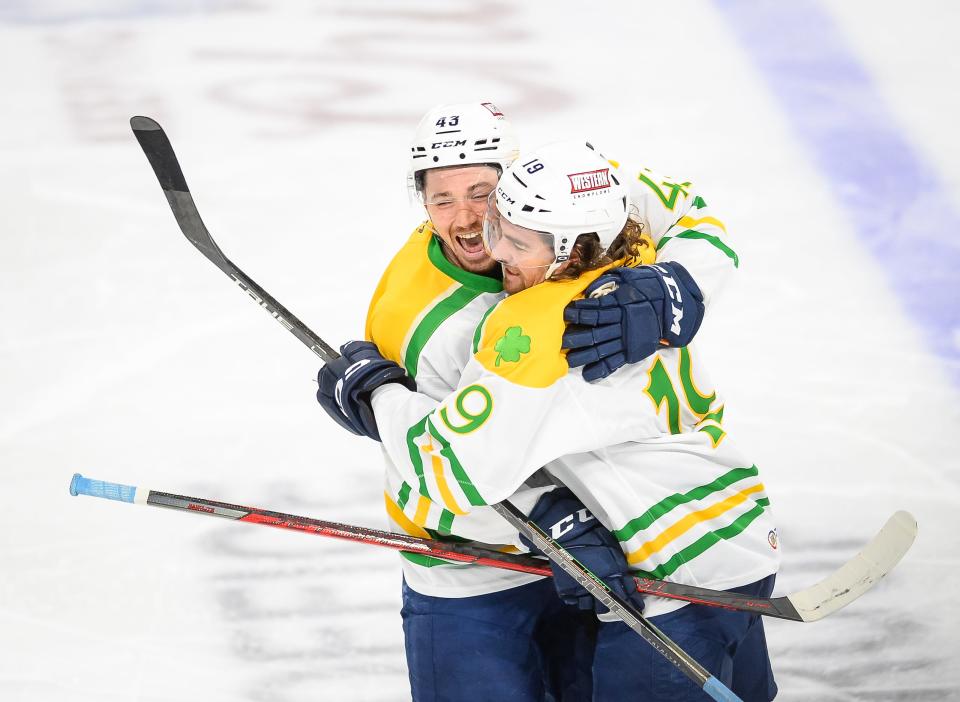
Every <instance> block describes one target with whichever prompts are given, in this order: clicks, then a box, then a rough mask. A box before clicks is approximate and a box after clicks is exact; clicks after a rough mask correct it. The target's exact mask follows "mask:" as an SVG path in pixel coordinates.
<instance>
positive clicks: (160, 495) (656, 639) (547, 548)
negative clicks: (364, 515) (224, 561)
mask: <svg viewBox="0 0 960 702" xmlns="http://www.w3.org/2000/svg"><path fill="white" fill-rule="evenodd" d="M70 494H71V495H90V496H92V497H102V498H105V499H109V500H117V501H120V502H132V503H135V504H143V505H152V506H155V507H167V508H171V509H176V510H181V511H185V512H194V513H196V514H205V515H208V516H214V517H224V518H226V519H233V520H237V521H241V522H250V523H253V524H263V525H266V526H273V527H278V528H281V529H291V530H294V531H302V532H306V533H312V534H317V535H319V536H330V537H334V538H339V539H347V540H350V541H361V542H364V543H371V544H376V545H378V546H384V547H387V548H392V549H395V550H399V551H407V552H412V553H421V554H425V555H431V556H436V557H439V558H444V559H448V560H452V561H458V562H461V563H474V564H477V565H491V566H495V567H498V568H508V569H510V570H518V571H521V572H526V573H535V574H537V575H545V576H549V575H551V571H550V568H549V567H547V566H545V565H544V564H543V561H541V560H539V559H535V558H531V557H529V556H519V555H513V554H502V553H497V552H489V551H486V549H483V548H478V547H472V546H468V545H467V546H465V545H461V544H442V543H440V542H431V540H429V539H418V538H416V537H413V536H406V535H404V534H393V533H390V532H386V531H379V530H376V529H365V528H362V527H353V526H349V525H346V524H337V523H335V522H325V521H321V520H319V519H310V518H308V517H299V516H297V515H293V514H284V513H282V512H271V511H267V510H263V509H258V508H256V507H243V506H241V505H233V504H229V503H226V502H215V501H212V500H206V499H202V498H196V497H187V496H185V495H175V494H172V493H168V492H158V491H156V490H146V489H144V488H138V487H135V486H133V485H122V484H119V483H110V482H106V481H102V480H92V479H90V478H84V477H83V476H82V475H80V474H79V473H75V474H74V475H73V478H72V480H71V481H70ZM491 506H492V507H493V508H494V509H495V510H496V511H497V512H499V513H500V514H501V515H502V516H503V517H504V518H505V519H506V520H507V521H508V522H510V523H511V524H512V525H514V526H515V527H516V528H517V529H518V531H520V532H521V533H523V534H524V535H525V536H526V537H527V538H529V539H530V540H531V541H532V542H533V543H535V544H536V545H537V547H538V548H540V549H541V550H542V551H543V552H544V553H546V554H547V555H548V556H549V557H550V558H551V559H552V560H555V561H556V562H557V563H559V564H560V566H561V567H562V568H564V569H565V570H567V572H568V573H570V574H571V576H573V577H574V578H575V579H576V580H577V582H579V583H580V584H581V585H583V586H584V587H585V588H586V589H587V590H588V591H589V592H590V593H591V594H592V595H593V596H594V597H596V598H597V599H598V600H599V601H600V602H602V603H603V604H604V605H606V606H607V608H608V609H610V610H611V611H613V612H614V613H616V614H617V615H618V616H620V617H621V618H622V619H623V620H624V621H625V622H626V623H627V625H628V626H630V627H631V628H632V629H634V630H635V631H637V632H638V633H639V634H640V635H641V636H643V638H644V639H646V640H647V641H648V642H649V643H650V644H651V645H653V646H654V648H656V650H657V651H658V652H660V653H661V654H662V655H664V656H665V657H666V658H667V660H669V661H670V662H671V663H673V664H674V665H675V666H677V668H679V669H680V670H681V671H682V672H684V673H685V674H686V675H687V676H688V677H690V679H691V680H693V681H694V682H695V683H697V684H698V685H700V687H702V688H703V689H704V691H705V692H707V694H709V695H710V696H711V697H713V699H715V700H722V701H728V702H734V701H736V700H739V699H740V698H738V697H737V696H735V695H734V694H733V693H732V692H730V691H729V690H727V688H726V687H724V686H723V684H722V683H720V682H719V681H718V680H716V678H713V677H712V676H711V675H710V674H709V673H708V672H707V671H706V670H704V668H703V667H702V666H700V664H699V663H697V662H696V661H695V660H694V659H693V658H691V657H690V656H689V655H688V654H687V653H685V652H684V651H683V649H681V648H680V647H679V646H677V645H676V644H675V643H673V642H672V641H671V640H670V639H668V638H667V637H666V636H664V635H663V634H661V633H660V632H659V631H658V630H657V629H656V628H655V627H654V626H653V625H652V624H650V623H649V622H647V620H646V619H644V617H643V615H641V614H640V612H639V611H637V610H636V609H635V608H633V606H632V605H630V604H629V603H627V602H624V601H622V600H620V599H619V598H618V597H617V596H616V595H614V594H613V593H612V592H610V590H609V588H608V587H607V586H606V584H605V583H604V582H603V581H602V580H599V579H597V578H596V577H595V576H594V575H593V574H592V573H590V571H589V570H587V569H586V568H584V567H583V566H582V565H580V563H579V562H578V561H577V560H576V559H575V558H573V556H571V555H570V554H569V553H568V552H567V551H566V549H564V548H563V547H562V546H559V545H558V544H557V543H556V542H554V541H553V540H552V539H550V538H549V537H547V536H546V535H545V534H544V533H543V532H542V531H540V530H539V529H538V528H537V527H536V525H534V524H533V523H532V522H529V521H528V520H527V518H526V516H525V515H524V514H523V512H521V511H520V510H518V509H517V508H516V507H514V506H513V505H511V504H510V503H509V502H503V503H500V504H497V505H491ZM494 556H495V557H494Z"/></svg>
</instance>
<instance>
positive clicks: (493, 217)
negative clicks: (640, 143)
mask: <svg viewBox="0 0 960 702" xmlns="http://www.w3.org/2000/svg"><path fill="white" fill-rule="evenodd" d="M491 205H492V207H491V208H490V209H489V211H488V215H489V216H488V220H489V221H488V222H485V224H484V229H485V240H486V241H487V246H488V248H489V249H490V250H491V251H492V250H493V246H494V243H495V239H496V238H497V237H498V236H499V235H500V226H499V222H500V219H501V218H502V219H505V220H507V221H508V222H509V223H510V224H511V225H512V226H514V227H521V228H524V229H527V230H532V231H535V232H538V233H539V234H540V235H541V236H543V237H548V238H549V241H551V242H552V245H553V253H554V260H553V262H552V263H551V264H549V267H548V269H547V272H546V277H547V278H549V277H551V276H552V275H553V274H554V273H555V272H556V270H557V269H558V268H559V267H560V266H561V265H562V264H563V263H565V262H568V261H571V260H572V259H574V263H572V264H571V265H572V266H574V267H575V270H576V271H577V272H576V275H579V273H581V272H583V271H585V270H590V269H591V268H595V267H598V266H599V265H603V262H607V258H606V257H608V256H610V255H612V254H613V253H615V252H622V253H625V254H627V253H631V252H633V253H634V254H639V253H641V249H642V248H643V244H642V243H641V242H642V232H640V231H639V225H638V224H637V223H636V222H634V221H632V220H628V216H627V215H628V210H629V207H630V201H629V194H628V190H627V188H626V186H625V185H624V184H623V183H621V182H620V180H619V179H618V177H617V174H616V172H615V169H614V167H613V165H612V164H611V163H610V162H609V161H607V160H606V159H605V158H604V157H603V155H602V154H600V153H599V152H597V150H596V149H594V148H593V146H592V145H591V144H590V143H588V142H584V141H563V142H557V143H553V144H548V145H546V146H543V147H540V148H539V149H536V150H534V151H532V152H530V153H527V154H525V155H523V156H521V157H520V158H518V159H517V161H515V162H514V163H513V164H512V165H511V166H510V168H508V169H507V170H506V171H505V172H504V174H503V175H502V176H501V178H500V181H499V183H498V184H497V190H496V197H495V201H494V200H493V198H492V202H491ZM628 222H630V224H628ZM591 241H592V242H593V243H591ZM621 250H622V251H621ZM609 260H614V259H609ZM584 266H589V267H584ZM520 267H522V266H520ZM570 267H571V266H567V268H570ZM564 277H567V276H564Z"/></svg>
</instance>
